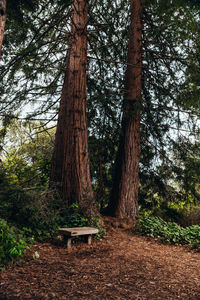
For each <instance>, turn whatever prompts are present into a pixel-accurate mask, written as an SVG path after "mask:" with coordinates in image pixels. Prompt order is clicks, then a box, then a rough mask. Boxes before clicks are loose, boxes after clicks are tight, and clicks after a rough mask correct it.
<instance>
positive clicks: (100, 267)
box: [0, 228, 200, 300]
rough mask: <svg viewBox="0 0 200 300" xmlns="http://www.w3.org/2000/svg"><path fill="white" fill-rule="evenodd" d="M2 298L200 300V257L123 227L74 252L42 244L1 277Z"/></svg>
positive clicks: (78, 244) (0, 274)
mask: <svg viewBox="0 0 200 300" xmlns="http://www.w3.org/2000/svg"><path fill="white" fill-rule="evenodd" d="M35 251H37V252H38V253H39V255H40V257H39V258H37V259H36V258H33V254H34V252H35ZM0 299H11V300H12V299H13V300H14V299H63V300H66V299H87V300H88V299H89V300H90V299H101V300H104V299H119V300H122V299H151V300H152V299H162V300H165V299H181V300H182V299H190V300H192V299H200V253H195V252H192V251H189V249H188V248H187V247H181V246H172V245H165V244H162V243H160V242H158V241H155V240H151V239H148V238H145V237H140V236H136V235H134V234H133V233H132V232H131V231H128V230H125V229H119V228H110V229H109V231H108V232H107V236H106V238H105V239H102V240H99V241H94V242H93V244H92V245H91V246H89V245H86V244H84V243H81V242H79V243H77V244H76V245H73V246H72V249H71V250H67V249H66V247H64V246H62V247H61V246H56V245H53V244H50V243H43V244H42V243H37V244H35V245H33V246H32V247H31V249H30V250H29V252H28V253H27V254H26V256H25V258H24V259H23V260H22V261H20V262H17V264H16V265H14V266H9V267H7V268H6V270H5V271H4V272H1V273H0Z"/></svg>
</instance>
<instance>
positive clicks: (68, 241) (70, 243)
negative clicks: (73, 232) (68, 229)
mask: <svg viewBox="0 0 200 300" xmlns="http://www.w3.org/2000/svg"><path fill="white" fill-rule="evenodd" d="M71 246H72V239H71V238H67V248H68V249H69V248H71Z"/></svg>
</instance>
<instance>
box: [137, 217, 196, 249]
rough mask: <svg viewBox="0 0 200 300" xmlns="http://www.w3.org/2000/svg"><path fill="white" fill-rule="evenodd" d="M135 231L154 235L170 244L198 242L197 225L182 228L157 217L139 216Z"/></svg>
mask: <svg viewBox="0 0 200 300" xmlns="http://www.w3.org/2000/svg"><path fill="white" fill-rule="evenodd" d="M137 231H138V232H139V233H140V234H142V235H147V236H150V237H156V238H159V239H160V240H162V241H163V242H167V243H171V244H180V245H183V244H193V245H194V244H200V226H198V225H192V226H188V227H185V228H183V227H181V226H179V225H178V224H176V223H174V222H166V221H164V220H163V219H161V218H159V217H153V216H141V217H140V219H139V221H138V225H137Z"/></svg>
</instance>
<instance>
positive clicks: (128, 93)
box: [110, 0, 142, 218]
mask: <svg viewBox="0 0 200 300" xmlns="http://www.w3.org/2000/svg"><path fill="white" fill-rule="evenodd" d="M130 12H131V23H130V28H129V44H128V55H127V69H126V73H125V95H124V103H123V118H122V131H121V136H120V143H119V149H118V153H117V158H116V168H115V175H114V180H113V189H112V192H111V201H110V213H111V214H112V215H114V216H116V217H120V218H126V217H128V218H135V217H136V216H137V215H138V173H139V156H140V106H141V94H142V78H141V77H142V57H141V50H142V49H141V48H142V4H141V0H130Z"/></svg>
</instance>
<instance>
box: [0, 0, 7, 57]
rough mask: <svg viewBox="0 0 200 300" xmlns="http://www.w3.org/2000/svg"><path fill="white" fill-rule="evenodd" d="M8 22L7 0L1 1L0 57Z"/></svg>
mask: <svg viewBox="0 0 200 300" xmlns="http://www.w3.org/2000/svg"><path fill="white" fill-rule="evenodd" d="M5 24H6V0H1V1H0V59H1V49H2V44H3V38H4V31H5Z"/></svg>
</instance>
